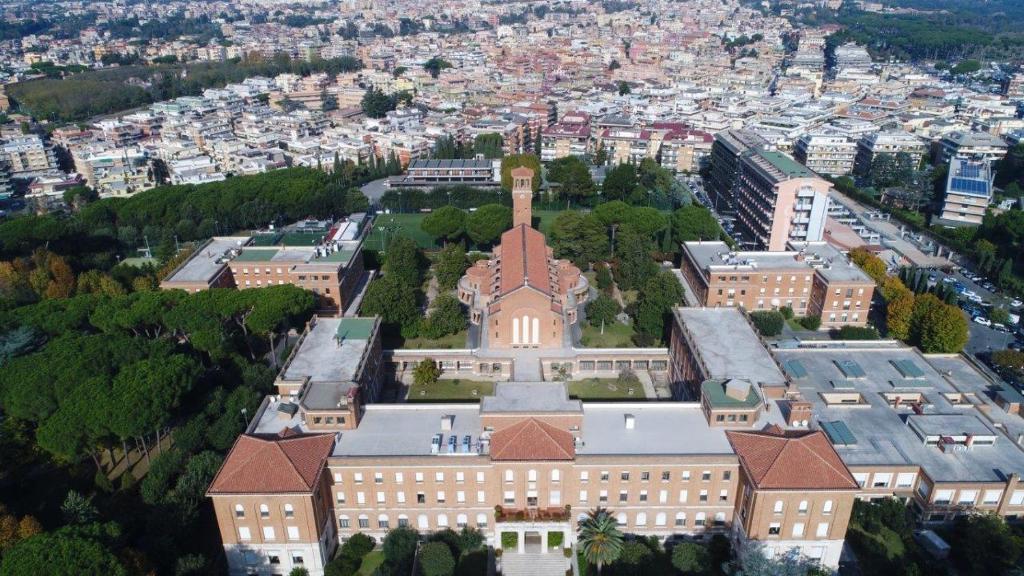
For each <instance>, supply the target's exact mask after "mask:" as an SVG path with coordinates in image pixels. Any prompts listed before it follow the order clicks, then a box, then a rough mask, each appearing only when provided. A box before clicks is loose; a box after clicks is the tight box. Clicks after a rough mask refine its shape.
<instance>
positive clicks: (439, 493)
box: [437, 490, 444, 504]
mask: <svg viewBox="0 0 1024 576" xmlns="http://www.w3.org/2000/svg"><path fill="white" fill-rule="evenodd" d="M437 503H438V504H444V490H438V491H437Z"/></svg>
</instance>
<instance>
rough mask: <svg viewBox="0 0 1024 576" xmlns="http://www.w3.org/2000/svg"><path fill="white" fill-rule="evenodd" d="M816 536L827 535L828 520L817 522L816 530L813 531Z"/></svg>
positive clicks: (823, 536)
mask: <svg viewBox="0 0 1024 576" xmlns="http://www.w3.org/2000/svg"><path fill="white" fill-rule="evenodd" d="M815 535H816V536H817V537H818V538H826V537H828V522H822V523H820V524H818V531H817V532H816V533H815Z"/></svg>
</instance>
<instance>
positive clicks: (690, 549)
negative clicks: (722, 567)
mask: <svg viewBox="0 0 1024 576" xmlns="http://www.w3.org/2000/svg"><path fill="white" fill-rule="evenodd" d="M708 560H709V555H708V551H707V549H705V548H704V547H703V546H701V545H700V544H695V543H693V542H680V543H679V544H676V546H675V548H673V549H672V565H673V566H675V567H676V568H677V569H678V570H679V571H680V572H682V573H683V574H700V573H701V572H702V571H703V569H704V567H705V566H707V565H708Z"/></svg>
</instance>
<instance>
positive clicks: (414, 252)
mask: <svg viewBox="0 0 1024 576" xmlns="http://www.w3.org/2000/svg"><path fill="white" fill-rule="evenodd" d="M381 271H383V272H384V275H385V276H394V277H396V278H398V279H399V280H400V281H401V283H402V284H403V285H405V286H407V287H409V288H412V289H417V288H419V287H420V284H422V282H423V256H422V254H420V250H419V248H418V247H417V246H416V242H414V241H413V240H412V239H411V238H409V237H407V236H395V237H394V238H392V239H391V242H389V243H388V249H387V251H386V252H385V253H384V262H383V263H382V264H381Z"/></svg>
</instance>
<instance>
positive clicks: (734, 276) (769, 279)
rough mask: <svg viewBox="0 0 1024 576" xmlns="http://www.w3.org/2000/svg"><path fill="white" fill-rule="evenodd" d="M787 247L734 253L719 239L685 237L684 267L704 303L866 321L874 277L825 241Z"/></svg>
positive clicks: (826, 323) (827, 323) (828, 322)
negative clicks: (787, 308) (776, 249)
mask: <svg viewBox="0 0 1024 576" xmlns="http://www.w3.org/2000/svg"><path fill="white" fill-rule="evenodd" d="M787 248H788V250H786V251H784V252H734V251H732V250H731V249H730V248H729V246H728V245H727V244H725V243H724V242H719V241H712V242H685V243H683V258H682V261H681V263H680V272H681V273H682V274H683V277H684V278H686V282H687V284H688V285H689V287H690V291H691V292H692V293H693V295H694V296H695V297H696V299H697V301H698V302H699V303H700V305H701V306H707V307H712V308H714V307H738V308H744V309H746V310H777V309H779V308H781V307H783V306H788V307H789V308H791V309H792V310H793V313H794V314H796V315H797V316H818V317H820V318H821V325H822V327H823V328H832V327H836V326H844V325H853V326H864V325H866V324H867V320H868V311H869V309H870V307H871V298H872V296H873V294H874V287H875V284H874V281H873V280H872V279H871V278H870V277H869V276H868V275H867V274H865V273H864V271H863V270H861V269H860V268H858V267H857V265H856V264H854V263H853V262H851V261H850V260H849V259H848V258H847V257H846V256H845V255H844V254H843V253H841V252H840V251H839V250H837V249H835V248H834V247H832V246H831V245H829V244H827V243H825V242H807V243H803V242H801V243H795V242H794V243H790V244H789V246H787Z"/></svg>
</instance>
